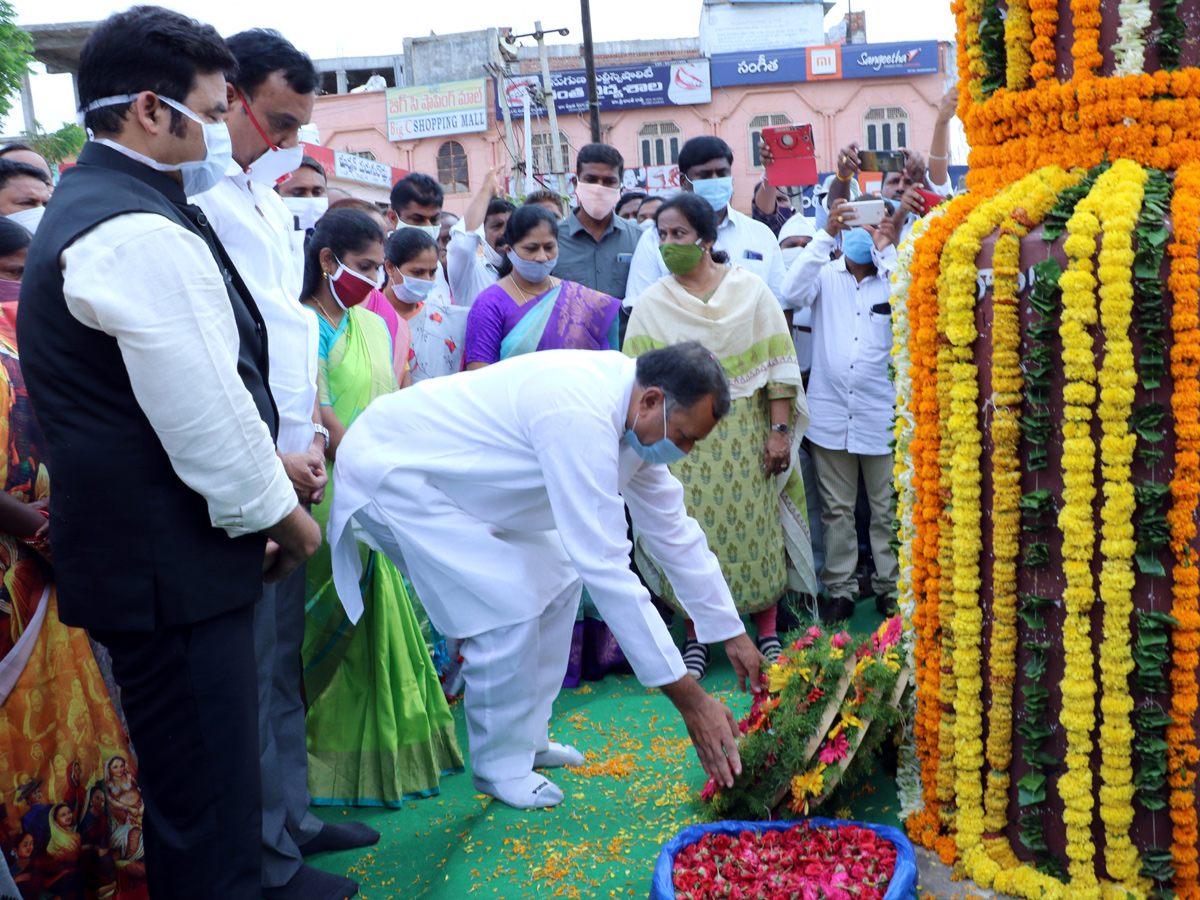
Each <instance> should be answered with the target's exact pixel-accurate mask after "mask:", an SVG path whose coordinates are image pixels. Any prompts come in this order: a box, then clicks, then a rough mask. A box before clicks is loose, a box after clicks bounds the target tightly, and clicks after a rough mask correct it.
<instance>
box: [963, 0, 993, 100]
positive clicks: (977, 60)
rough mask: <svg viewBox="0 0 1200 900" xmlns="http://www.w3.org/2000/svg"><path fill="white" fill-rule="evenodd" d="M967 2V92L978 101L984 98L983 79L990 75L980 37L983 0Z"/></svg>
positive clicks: (969, 0)
mask: <svg viewBox="0 0 1200 900" xmlns="http://www.w3.org/2000/svg"><path fill="white" fill-rule="evenodd" d="M965 4H966V10H965V22H966V32H965V34H966V44H967V94H968V95H969V96H970V98H971V99H972V100H974V101H975V102H977V103H978V102H979V101H980V100H982V99H983V79H985V78H987V76H988V66H987V60H986V59H984V55H983V42H982V41H981V40H980V39H979V26H980V24H982V22H983V0H965ZM961 33H962V32H961V31H960V34H961Z"/></svg>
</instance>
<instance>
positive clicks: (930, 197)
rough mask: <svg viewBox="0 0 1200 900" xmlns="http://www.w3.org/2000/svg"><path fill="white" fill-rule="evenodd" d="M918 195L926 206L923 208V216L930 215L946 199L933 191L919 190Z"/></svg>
mask: <svg viewBox="0 0 1200 900" xmlns="http://www.w3.org/2000/svg"><path fill="white" fill-rule="evenodd" d="M917 193H918V194H920V195H921V200H922V202H923V203H924V206H922V208H921V215H923V216H924V215H928V214H929V211H930V210H931V209H933V208H934V207H935V206H937V205H938V204H940V203H941V202H942V201H943V200H945V199H946V198H945V197H943V196H942V195H941V194H935V193H934V192H933V191H927V190H925V189H924V188H917Z"/></svg>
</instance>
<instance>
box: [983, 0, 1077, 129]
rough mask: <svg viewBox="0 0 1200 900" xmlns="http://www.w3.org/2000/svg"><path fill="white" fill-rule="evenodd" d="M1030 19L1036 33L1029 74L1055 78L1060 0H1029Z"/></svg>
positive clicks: (1039, 79)
mask: <svg viewBox="0 0 1200 900" xmlns="http://www.w3.org/2000/svg"><path fill="white" fill-rule="evenodd" d="M1029 21H1030V22H1031V23H1032V24H1033V34H1034V38H1033V42H1032V43H1031V44H1030V45H1029V52H1030V54H1031V55H1032V56H1033V65H1032V66H1031V67H1030V70H1029V76H1030V77H1031V78H1032V79H1033V80H1034V81H1041V80H1042V79H1044V78H1053V77H1054V67H1055V64H1056V63H1057V61H1058V58H1057V53H1056V50H1055V46H1054V39H1055V38H1056V37H1058V0H1029ZM963 121H964V122H965V121H966V120H965V119H964V120H963Z"/></svg>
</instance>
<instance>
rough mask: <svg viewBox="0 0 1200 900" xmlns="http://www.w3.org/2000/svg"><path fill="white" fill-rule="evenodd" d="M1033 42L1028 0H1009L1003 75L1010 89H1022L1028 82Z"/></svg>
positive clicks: (1031, 63)
mask: <svg viewBox="0 0 1200 900" xmlns="http://www.w3.org/2000/svg"><path fill="white" fill-rule="evenodd" d="M1032 43H1033V19H1032V18H1031V17H1030V10H1029V0H1009V4H1008V18H1006V19H1005V20H1004V50H1005V59H1006V62H1005V70H1004V77H1005V80H1006V82H1007V84H1008V89H1009V90H1010V91H1023V90H1025V87H1026V86H1027V85H1028V84H1029V71H1030V67H1031V66H1032V65H1033V56H1032V55H1031V53H1030V46H1031V44H1032Z"/></svg>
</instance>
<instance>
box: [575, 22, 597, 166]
mask: <svg viewBox="0 0 1200 900" xmlns="http://www.w3.org/2000/svg"><path fill="white" fill-rule="evenodd" d="M579 13H580V15H581V16H582V17H583V65H584V68H586V69H587V89H588V119H589V120H590V121H591V125H592V143H593V144H598V143H600V96H599V93H598V91H597V90H596V53H595V50H594V49H593V48H592V4H591V0H579Z"/></svg>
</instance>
